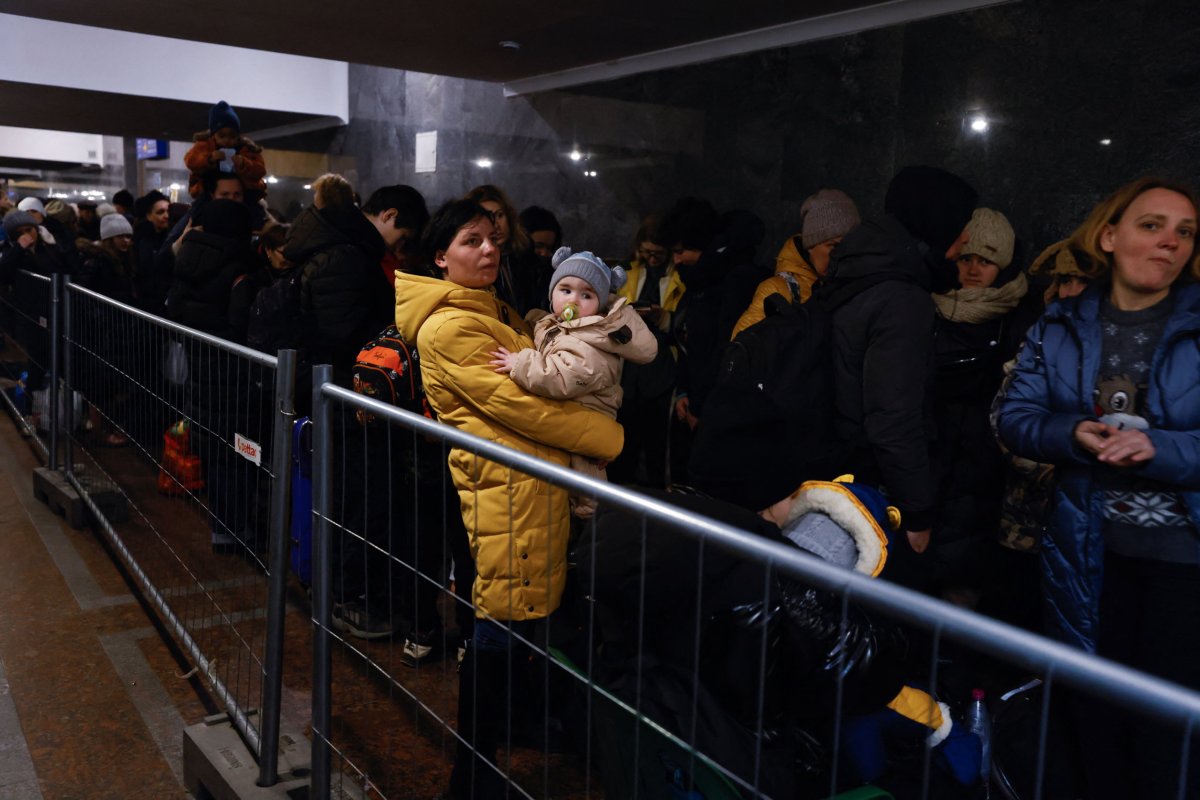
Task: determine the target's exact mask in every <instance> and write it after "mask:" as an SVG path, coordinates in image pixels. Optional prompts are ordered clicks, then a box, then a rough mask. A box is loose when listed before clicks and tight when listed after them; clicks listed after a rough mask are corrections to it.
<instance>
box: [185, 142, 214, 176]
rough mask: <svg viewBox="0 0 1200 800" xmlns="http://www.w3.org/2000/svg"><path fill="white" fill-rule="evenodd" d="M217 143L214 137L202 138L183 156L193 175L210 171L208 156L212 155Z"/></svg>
mask: <svg viewBox="0 0 1200 800" xmlns="http://www.w3.org/2000/svg"><path fill="white" fill-rule="evenodd" d="M215 149H216V145H215V144H213V140H212V139H201V140H200V141H198V142H196V143H195V144H193V145H192V146H191V148H189V149H188V151H187V155H185V156H184V157H183V163H184V164H186V165H187V168H188V170H189V171H191V173H192V174H193V175H203V174H204V173H205V172H207V171H208V167H209V163H208V157H209V156H210V155H212V153H213V150H215Z"/></svg>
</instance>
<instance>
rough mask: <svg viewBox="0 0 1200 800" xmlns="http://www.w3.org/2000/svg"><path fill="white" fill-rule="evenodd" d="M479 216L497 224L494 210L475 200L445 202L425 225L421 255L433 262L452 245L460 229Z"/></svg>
mask: <svg viewBox="0 0 1200 800" xmlns="http://www.w3.org/2000/svg"><path fill="white" fill-rule="evenodd" d="M479 217H483V218H484V219H486V220H487V221H489V222H491V223H493V224H495V219H494V218H493V217H492V212H490V211H488V210H487V209H486V208H484V207H483V206H481V205H479V203H477V202H475V201H474V200H466V199H463V200H450V201H448V202H446V203H444V204H443V205H442V207H441V208H439V209H438V210H437V211H435V212H434V214H433V216H432V217H431V218H430V219H429V224H428V225H426V226H425V233H424V235H423V236H422V237H421V255H422V256H424V258H425V260H426V261H428V262H429V263H431V264H432V263H433V260H434V258H436V257H437V254H438V253H439V252H441V251H444V250H446V249H448V248H449V247H450V243H451V242H453V241H454V237H455V236H456V235H457V234H458V231H459V229H460V228H462V227H463V226H464V225H466V224H468V223H470V221H471V220H473V219H478V218H479Z"/></svg>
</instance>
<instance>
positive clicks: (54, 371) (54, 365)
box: [46, 272, 63, 471]
mask: <svg viewBox="0 0 1200 800" xmlns="http://www.w3.org/2000/svg"><path fill="white" fill-rule="evenodd" d="M62 277H63V276H62V273H59V272H56V273H54V274H53V275H51V276H50V314H49V316H50V391H49V393H48V395H47V397H48V398H49V403H48V405H49V408H48V409H46V411H47V413H48V414H49V416H50V421H49V422H48V423H47V424H48V425H49V430H50V456H49V463H48V466H49V467H50V469H51V470H52V471H56V470H57V469H58V408H59V396H58V379H59V374H58V344H59V343H58V333H59V326H58V322H59V310H60V309H59V306H60V304H61V302H62Z"/></svg>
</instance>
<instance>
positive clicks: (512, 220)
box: [463, 183, 529, 253]
mask: <svg viewBox="0 0 1200 800" xmlns="http://www.w3.org/2000/svg"><path fill="white" fill-rule="evenodd" d="M463 199H464V200H470V201H472V202H475V203H480V204H482V203H486V202H487V201H489V200H490V201H492V202H493V203H499V204H500V208H502V209H503V210H504V217H505V218H506V219H507V220H508V242H507V243H505V245H504V252H506V253H511V252H521V251H524V250H528V249H529V234H528V233H526V232H525V229H524V228H523V227H521V218H520V216H518V214H517V209H516V206H514V205H513V204H512V201H511V200H509V199H508V195H506V194H505V193H504V190H503V189H501V188H500V187H499V186H493V185H492V184H490V183H485V184H483V185H482V186H476V187H475V188H474V189H472V190H471V191H469V192H467V194H466V196H465V197H464V198H463ZM489 218H491V215H489ZM492 222H493V223H495V219H494V218H493V219H492Z"/></svg>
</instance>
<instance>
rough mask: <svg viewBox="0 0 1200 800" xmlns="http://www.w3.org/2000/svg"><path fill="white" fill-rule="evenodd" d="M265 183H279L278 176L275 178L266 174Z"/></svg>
mask: <svg viewBox="0 0 1200 800" xmlns="http://www.w3.org/2000/svg"><path fill="white" fill-rule="evenodd" d="M267 183H279V178H276V177H275V176H274V175H268V176H267Z"/></svg>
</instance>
